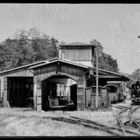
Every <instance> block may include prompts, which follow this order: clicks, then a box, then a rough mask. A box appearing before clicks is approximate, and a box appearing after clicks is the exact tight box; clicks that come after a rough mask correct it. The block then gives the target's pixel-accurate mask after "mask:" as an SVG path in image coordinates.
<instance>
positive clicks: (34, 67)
mask: <svg viewBox="0 0 140 140" xmlns="http://www.w3.org/2000/svg"><path fill="white" fill-rule="evenodd" d="M55 62H62V63H67V64H70V65H74V66H78V67H81V68H85V69H93V70H94V71H95V69H96V68H95V67H89V66H86V65H83V64H81V63H78V62H74V61H70V60H66V59H65V60H62V59H60V58H55V59H50V60H48V61H46V62H45V63H43V64H39V65H36V66H32V67H30V68H29V69H36V68H39V67H42V66H45V65H48V64H52V63H55ZM98 70H99V73H101V72H104V73H106V74H108V75H110V76H119V77H122V78H124V79H125V80H129V78H128V77H126V76H124V75H122V74H119V73H115V72H111V71H107V70H103V69H98ZM110 76H108V78H110ZM102 77H103V76H102ZM106 78H107V77H106Z"/></svg>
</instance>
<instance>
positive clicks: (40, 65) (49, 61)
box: [30, 58, 88, 69]
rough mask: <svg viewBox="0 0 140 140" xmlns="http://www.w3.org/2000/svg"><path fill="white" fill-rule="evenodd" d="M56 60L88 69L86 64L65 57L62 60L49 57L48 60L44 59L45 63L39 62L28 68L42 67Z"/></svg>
mask: <svg viewBox="0 0 140 140" xmlns="http://www.w3.org/2000/svg"><path fill="white" fill-rule="evenodd" d="M58 61H59V62H63V63H68V64H71V65H75V66H79V67H82V68H86V69H88V66H86V65H83V64H81V63H76V62H74V61H70V60H66V59H65V60H62V59H60V58H55V59H49V60H47V61H46V62H45V63H43V64H39V65H36V66H32V67H30V69H35V68H38V67H42V66H45V65H48V64H51V63H55V62H58Z"/></svg>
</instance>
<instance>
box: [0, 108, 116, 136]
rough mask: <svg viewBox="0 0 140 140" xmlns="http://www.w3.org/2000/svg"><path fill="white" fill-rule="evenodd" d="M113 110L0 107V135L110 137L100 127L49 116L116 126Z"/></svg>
mask: <svg viewBox="0 0 140 140" xmlns="http://www.w3.org/2000/svg"><path fill="white" fill-rule="evenodd" d="M114 111H115V110H113V109H110V110H104V111H103V110H102V111H101V110H99V111H64V112H63V111H48V112H44V111H41V112H37V111H35V110H32V109H29V108H22V109H21V108H0V136H112V135H111V134H109V133H107V132H105V131H102V130H100V129H94V128H88V127H85V126H82V125H77V124H72V123H67V122H63V121H57V120H52V119H51V118H52V117H56V118H60V117H64V118H70V117H78V118H83V119H86V120H91V121H93V122H95V123H99V124H101V125H104V126H107V127H112V126H117V122H116V120H115V117H114V113H115V112H114Z"/></svg>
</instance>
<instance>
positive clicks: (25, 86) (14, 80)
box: [7, 77, 33, 107]
mask: <svg viewBox="0 0 140 140" xmlns="http://www.w3.org/2000/svg"><path fill="white" fill-rule="evenodd" d="M7 84H8V86H7V87H8V89H7V99H8V101H9V104H10V107H33V77H8V83H7Z"/></svg>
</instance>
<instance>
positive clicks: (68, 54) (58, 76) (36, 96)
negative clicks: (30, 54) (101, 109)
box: [0, 42, 129, 111]
mask: <svg viewBox="0 0 140 140" xmlns="http://www.w3.org/2000/svg"><path fill="white" fill-rule="evenodd" d="M93 61H95V46H93V45H90V44H85V43H79V42H76V43H71V44H64V45H60V46H59V57H58V58H53V59H49V60H46V61H40V62H36V63H32V64H29V65H25V66H21V67H17V68H14V69H10V70H6V71H2V72H0V97H1V100H2V101H3V106H5V107H6V106H7V105H8V104H9V105H10V106H11V107H28V106H29V105H31V106H32V107H33V108H34V109H36V110H37V111H40V110H45V111H47V110H54V109H66V110H85V109H88V108H94V107H95V85H96V80H95V75H96V68H95V67H94V66H93ZM128 80H129V79H128V78H127V77H125V76H123V75H121V74H118V73H114V72H110V71H106V70H103V69H99V98H98V99H99V106H100V105H103V104H104V105H105V104H107V102H110V100H109V99H108V98H109V96H107V93H108V92H107V88H106V87H105V85H107V82H108V81H121V82H122V81H128ZM117 92H118V94H119V91H117Z"/></svg>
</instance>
